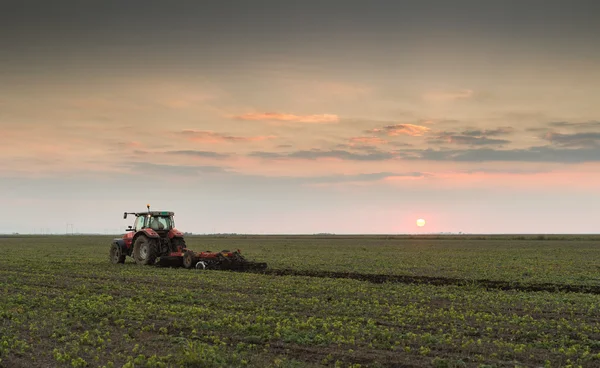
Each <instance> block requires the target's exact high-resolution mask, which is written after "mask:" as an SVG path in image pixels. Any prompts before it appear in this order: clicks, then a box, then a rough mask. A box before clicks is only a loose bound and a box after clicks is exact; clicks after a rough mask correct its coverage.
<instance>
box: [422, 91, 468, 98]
mask: <svg viewBox="0 0 600 368" xmlns="http://www.w3.org/2000/svg"><path fill="white" fill-rule="evenodd" d="M473 94H474V92H473V90H470V89H461V90H456V91H431V92H427V93H425V94H424V95H423V98H424V99H425V100H429V101H455V100H464V99H468V98H471V97H473Z"/></svg>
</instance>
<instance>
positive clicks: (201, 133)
mask: <svg viewBox="0 0 600 368" xmlns="http://www.w3.org/2000/svg"><path fill="white" fill-rule="evenodd" d="M180 134H182V135H184V136H186V137H187V138H188V139H189V140H190V141H192V142H199V143H240V142H260V141H264V140H268V139H275V138H277V137H276V136H274V135H267V136H254V137H240V136H232V135H227V134H223V133H215V132H213V131H207V130H184V131H182V132H181V133H180Z"/></svg>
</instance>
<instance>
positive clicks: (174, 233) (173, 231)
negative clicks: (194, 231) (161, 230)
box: [168, 229, 183, 239]
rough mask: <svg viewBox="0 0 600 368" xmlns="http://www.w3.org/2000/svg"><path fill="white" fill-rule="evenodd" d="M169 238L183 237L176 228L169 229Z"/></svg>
mask: <svg viewBox="0 0 600 368" xmlns="http://www.w3.org/2000/svg"><path fill="white" fill-rule="evenodd" d="M168 237H169V239H173V238H183V233H182V232H181V231H179V230H177V229H171V230H170V231H169V234H168Z"/></svg>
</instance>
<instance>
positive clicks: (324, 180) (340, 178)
mask: <svg viewBox="0 0 600 368" xmlns="http://www.w3.org/2000/svg"><path fill="white" fill-rule="evenodd" d="M427 176H429V174H426V173H422V172H417V171H414V172H406V173H394V172H378V173H368V174H354V175H326V176H314V177H307V178H302V179H300V180H299V181H301V182H303V183H308V184H348V183H372V182H380V181H390V180H399V179H407V178H409V179H410V178H412V179H415V178H424V177H427Z"/></svg>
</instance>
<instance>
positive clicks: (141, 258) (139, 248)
mask: <svg viewBox="0 0 600 368" xmlns="http://www.w3.org/2000/svg"><path fill="white" fill-rule="evenodd" d="M157 254H158V244H157V241H156V239H149V238H148V237H146V236H145V235H140V236H139V237H138V238H137V239H136V240H135V243H134V244H133V259H134V260H135V263H137V264H139V265H150V266H151V265H153V264H154V263H155V262H156V258H157Z"/></svg>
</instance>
